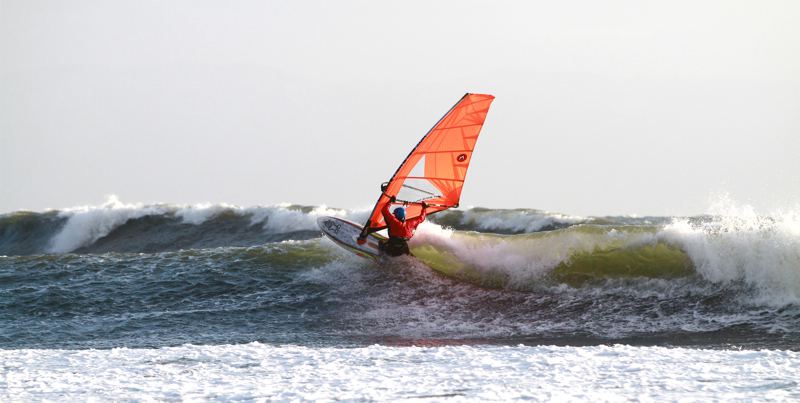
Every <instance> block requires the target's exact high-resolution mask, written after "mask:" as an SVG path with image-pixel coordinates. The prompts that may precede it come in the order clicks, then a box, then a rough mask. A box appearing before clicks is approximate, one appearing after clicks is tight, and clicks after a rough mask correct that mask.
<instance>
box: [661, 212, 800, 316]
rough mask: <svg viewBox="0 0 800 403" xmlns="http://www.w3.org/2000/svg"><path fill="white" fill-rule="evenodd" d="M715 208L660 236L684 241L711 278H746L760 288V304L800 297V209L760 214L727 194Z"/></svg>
mask: <svg viewBox="0 0 800 403" xmlns="http://www.w3.org/2000/svg"><path fill="white" fill-rule="evenodd" d="M710 213H711V217H710V219H708V220H706V221H700V222H697V221H695V222H691V221H689V220H685V219H682V220H675V221H674V222H673V223H672V224H670V225H668V226H666V227H665V228H664V229H663V230H662V231H661V232H660V234H659V236H661V237H663V239H667V240H669V241H671V242H674V243H676V244H678V245H680V246H681V248H682V249H684V250H685V251H686V252H687V253H688V254H689V256H690V258H691V259H692V262H693V263H694V266H695V269H696V271H697V272H698V273H699V274H700V275H702V276H703V278H705V279H706V280H708V281H711V282H715V283H731V282H744V283H745V284H747V285H749V286H750V287H752V288H754V289H756V290H758V291H759V293H758V294H757V295H758V297H757V299H758V301H755V302H756V303H758V304H770V305H779V306H780V305H786V304H795V303H798V302H800V208H797V209H794V210H789V211H776V212H772V213H770V214H759V213H757V212H756V210H755V209H754V208H753V207H752V206H748V205H739V204H736V203H735V202H733V201H732V200H730V199H729V198H727V197H722V198H720V199H719V200H718V201H717V202H715V203H714V205H713V206H712V208H711V211H710Z"/></svg>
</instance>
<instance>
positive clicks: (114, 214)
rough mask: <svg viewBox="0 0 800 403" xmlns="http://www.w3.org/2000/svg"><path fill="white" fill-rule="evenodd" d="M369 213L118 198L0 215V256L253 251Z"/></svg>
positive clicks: (540, 218)
mask: <svg viewBox="0 0 800 403" xmlns="http://www.w3.org/2000/svg"><path fill="white" fill-rule="evenodd" d="M368 213H369V212H368V211H366V210H346V209H338V208H330V207H326V206H302V205H294V204H288V203H285V204H278V205H274V206H254V207H240V206H234V205H229V204H196V205H171V204H142V203H131V204H129V203H123V202H121V201H119V200H118V199H117V198H116V197H110V198H109V199H108V201H107V202H106V203H104V204H102V205H99V206H79V207H71V208H66V209H62V210H53V211H47V212H43V213H35V212H27V211H20V212H14V213H10V214H5V215H2V216H0V255H28V254H39V253H68V252H77V253H103V252H143V253H150V252H160V251H170V250H180V249H202V248H213V247H221V246H252V245H260V244H263V243H267V242H276V241H283V240H304V239H310V238H315V237H319V236H321V233H320V232H319V229H318V228H317V225H316V218H317V217H319V216H321V215H328V216H336V217H343V218H347V219H350V220H353V221H356V222H362V221H366V219H367V215H368ZM431 219H432V221H433V222H437V223H440V224H441V225H445V226H448V227H452V228H457V229H461V230H468V231H489V232H498V233H524V232H534V231H541V230H551V229H555V228H564V227H567V226H570V225H573V224H575V223H579V222H585V221H586V219H582V218H579V217H571V216H565V215H561V214H551V213H546V212H542V211H539V210H530V209H525V210H523V209H520V210H491V209H483V208H473V209H467V210H463V211H448V212H444V213H440V214H438V215H436V216H432V218H431Z"/></svg>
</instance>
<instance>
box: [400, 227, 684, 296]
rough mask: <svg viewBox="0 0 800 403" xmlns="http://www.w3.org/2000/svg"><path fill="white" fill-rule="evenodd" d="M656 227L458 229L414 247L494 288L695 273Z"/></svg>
mask: <svg viewBox="0 0 800 403" xmlns="http://www.w3.org/2000/svg"><path fill="white" fill-rule="evenodd" d="M657 231H658V227H656V226H617V227H609V226H594V225H579V226H574V227H570V228H565V229H561V230H556V231H550V232H543V233H534V234H523V235H495V234H478V233H469V232H455V233H453V234H452V235H451V236H450V238H449V239H447V240H444V241H442V240H438V239H426V240H421V241H420V242H418V243H414V244H412V248H411V250H412V253H413V254H414V255H415V256H416V257H417V259H419V260H420V261H422V262H423V263H425V264H426V265H427V266H429V267H430V268H432V269H433V270H435V271H437V272H439V273H441V274H443V275H445V276H448V277H453V278H457V279H460V280H464V281H469V282H471V283H474V284H477V285H481V286H484V287H492V288H498V287H502V288H516V289H527V288H530V287H533V286H535V285H536V284H541V283H554V282H557V283H567V284H570V285H574V286H578V285H581V284H584V283H586V282H587V281H593V280H602V279H609V278H631V277H645V278H676V277H683V276H689V275H691V274H693V273H694V267H693V265H692V262H691V260H690V258H689V256H688V255H687V254H686V252H684V251H683V250H682V249H680V248H679V247H677V246H675V245H672V244H670V243H668V242H666V241H663V240H660V239H659V237H658V236H657V234H656V233H657Z"/></svg>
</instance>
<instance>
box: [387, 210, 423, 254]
mask: <svg viewBox="0 0 800 403" xmlns="http://www.w3.org/2000/svg"><path fill="white" fill-rule="evenodd" d="M395 201H397V199H396V198H395V197H394V196H392V197H391V198H390V199H389V202H388V203H386V204H385V205H384V206H383V208H382V209H381V214H383V219H384V220H385V221H386V225H387V226H388V230H389V239H388V240H386V241H384V242H381V245H380V249H381V250H382V251H383V252H384V253H386V254H387V255H389V256H400V255H410V254H411V252H410V251H409V250H408V240H409V239H411V237H412V236H414V230H415V229H417V226H418V225H419V224H421V223H422V222H423V221H425V215H426V214H425V212H426V210H427V208H428V205H427V204H425V202H422V213H421V214H420V215H419V217H414V218H411V219H408V220H406V210H405V209H404V208H403V207H397V208H395V209H394V211H393V212H389V209H390V207H391V205H392V203H394V202H395Z"/></svg>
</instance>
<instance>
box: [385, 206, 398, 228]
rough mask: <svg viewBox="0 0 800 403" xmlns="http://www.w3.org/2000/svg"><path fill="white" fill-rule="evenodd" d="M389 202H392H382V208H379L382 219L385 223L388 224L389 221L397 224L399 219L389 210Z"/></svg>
mask: <svg viewBox="0 0 800 403" xmlns="http://www.w3.org/2000/svg"><path fill="white" fill-rule="evenodd" d="M391 204H392V203H389V202H387V203H386V204H384V205H383V208H381V214H383V220H384V221H386V225H389V223H392V224H395V225H397V224H399V223H400V220H398V219H397V217H395V216H394V214H392V213H391V212H390V211H389V206H391Z"/></svg>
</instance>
